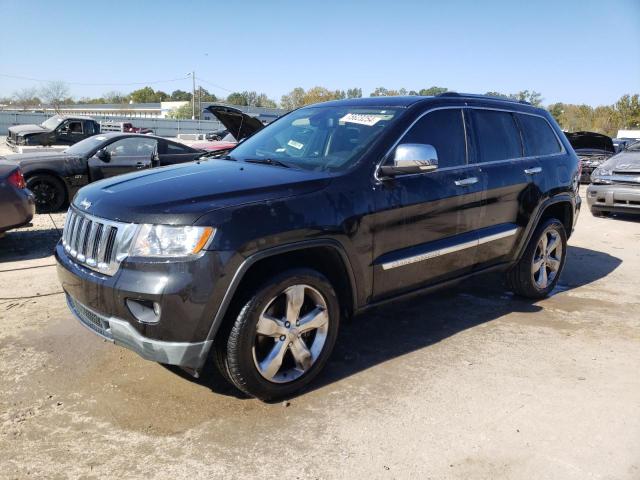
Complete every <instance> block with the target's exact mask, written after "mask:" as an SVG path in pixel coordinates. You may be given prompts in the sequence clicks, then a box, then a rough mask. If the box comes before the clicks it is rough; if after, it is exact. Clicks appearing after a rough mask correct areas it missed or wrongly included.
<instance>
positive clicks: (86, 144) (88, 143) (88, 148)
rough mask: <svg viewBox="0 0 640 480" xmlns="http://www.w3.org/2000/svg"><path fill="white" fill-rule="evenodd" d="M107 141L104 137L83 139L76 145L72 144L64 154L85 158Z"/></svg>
mask: <svg viewBox="0 0 640 480" xmlns="http://www.w3.org/2000/svg"><path fill="white" fill-rule="evenodd" d="M106 139H107V137H105V136H104V135H96V136H95V137H89V138H85V139H84V140H81V141H79V142H78V143H75V144H73V145H72V146H70V147H69V148H67V149H66V150H65V151H64V152H65V153H69V154H71V155H80V156H85V155H88V154H89V153H91V152H93V151H94V150H97V149H98V148H100V145H101V144H102V143H104V141H105V140H106Z"/></svg>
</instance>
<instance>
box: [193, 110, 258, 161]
mask: <svg viewBox="0 0 640 480" xmlns="http://www.w3.org/2000/svg"><path fill="white" fill-rule="evenodd" d="M206 110H208V111H209V112H211V113H212V114H213V116H214V117H216V118H217V119H218V121H219V122H220V123H222V124H223V125H224V127H225V131H226V132H227V133H226V135H225V136H224V137H221V138H220V139H218V140H210V141H208V142H202V143H196V144H194V145H192V146H193V148H198V149H201V150H205V151H207V152H217V153H218V154H219V155H224V154H225V153H227V152H228V151H229V150H231V149H232V148H234V147H235V146H236V145H237V144H238V142H240V141H242V140H244V139H245V138H248V137H250V136H251V135H253V134H254V133H256V132H257V131H259V130H262V129H263V128H264V124H263V123H262V122H261V121H260V120H259V119H257V118H256V117H252V116H251V115H248V114H246V113H244V112H243V111H242V110H238V109H237V108H233V107H228V106H226V105H210V106H209V107H207V108H206ZM207 135H208V134H207ZM207 140H209V138H207Z"/></svg>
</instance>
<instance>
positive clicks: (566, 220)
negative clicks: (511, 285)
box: [515, 194, 575, 262]
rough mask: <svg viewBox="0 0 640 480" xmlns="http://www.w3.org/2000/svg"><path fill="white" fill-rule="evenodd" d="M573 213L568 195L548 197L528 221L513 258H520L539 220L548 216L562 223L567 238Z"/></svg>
mask: <svg viewBox="0 0 640 480" xmlns="http://www.w3.org/2000/svg"><path fill="white" fill-rule="evenodd" d="M574 215H575V213H574V202H573V200H572V197H571V196H570V195H568V194H566V195H558V196H555V197H551V198H548V199H547V200H546V201H545V202H543V203H542V204H541V205H540V207H539V208H538V210H537V212H536V214H535V216H534V217H533V220H532V221H531V222H530V223H529V226H528V227H527V230H526V234H525V235H523V237H522V240H521V242H520V245H519V247H518V254H517V256H516V258H515V261H516V262H517V261H518V260H520V258H521V257H522V255H523V254H524V252H525V250H526V248H527V245H528V244H529V241H530V240H531V236H532V235H533V232H534V231H535V229H536V228H537V226H538V225H540V222H543V221H544V220H546V219H548V218H557V219H558V220H560V221H561V222H562V224H563V225H564V228H565V231H566V233H567V238H569V237H570V236H571V233H572V230H573V221H574Z"/></svg>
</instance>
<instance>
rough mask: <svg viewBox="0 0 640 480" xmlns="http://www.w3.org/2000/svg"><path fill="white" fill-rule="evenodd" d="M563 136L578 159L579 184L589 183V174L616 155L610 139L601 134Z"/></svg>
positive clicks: (586, 133)
mask: <svg viewBox="0 0 640 480" xmlns="http://www.w3.org/2000/svg"><path fill="white" fill-rule="evenodd" d="M565 135H566V136H567V139H568V140H569V143H570V144H571V146H572V147H573V149H574V150H575V152H576V154H577V155H578V158H579V159H580V163H581V167H582V175H581V177H580V183H589V182H590V181H591V173H592V172H593V171H594V170H595V169H596V168H598V167H599V166H600V165H601V164H602V163H603V162H604V161H605V160H607V159H608V158H609V157H610V156H611V155H614V154H615V153H616V148H615V146H614V144H613V140H612V139H611V137H608V136H606V135H602V134H601V133H595V132H568V133H565Z"/></svg>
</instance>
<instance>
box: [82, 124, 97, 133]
mask: <svg viewBox="0 0 640 480" xmlns="http://www.w3.org/2000/svg"><path fill="white" fill-rule="evenodd" d="M94 126H95V124H94V123H93V122H92V121H91V120H88V121H86V122H84V133H86V134H87V135H95V134H96V133H97V132H96V130H95V128H94Z"/></svg>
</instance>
